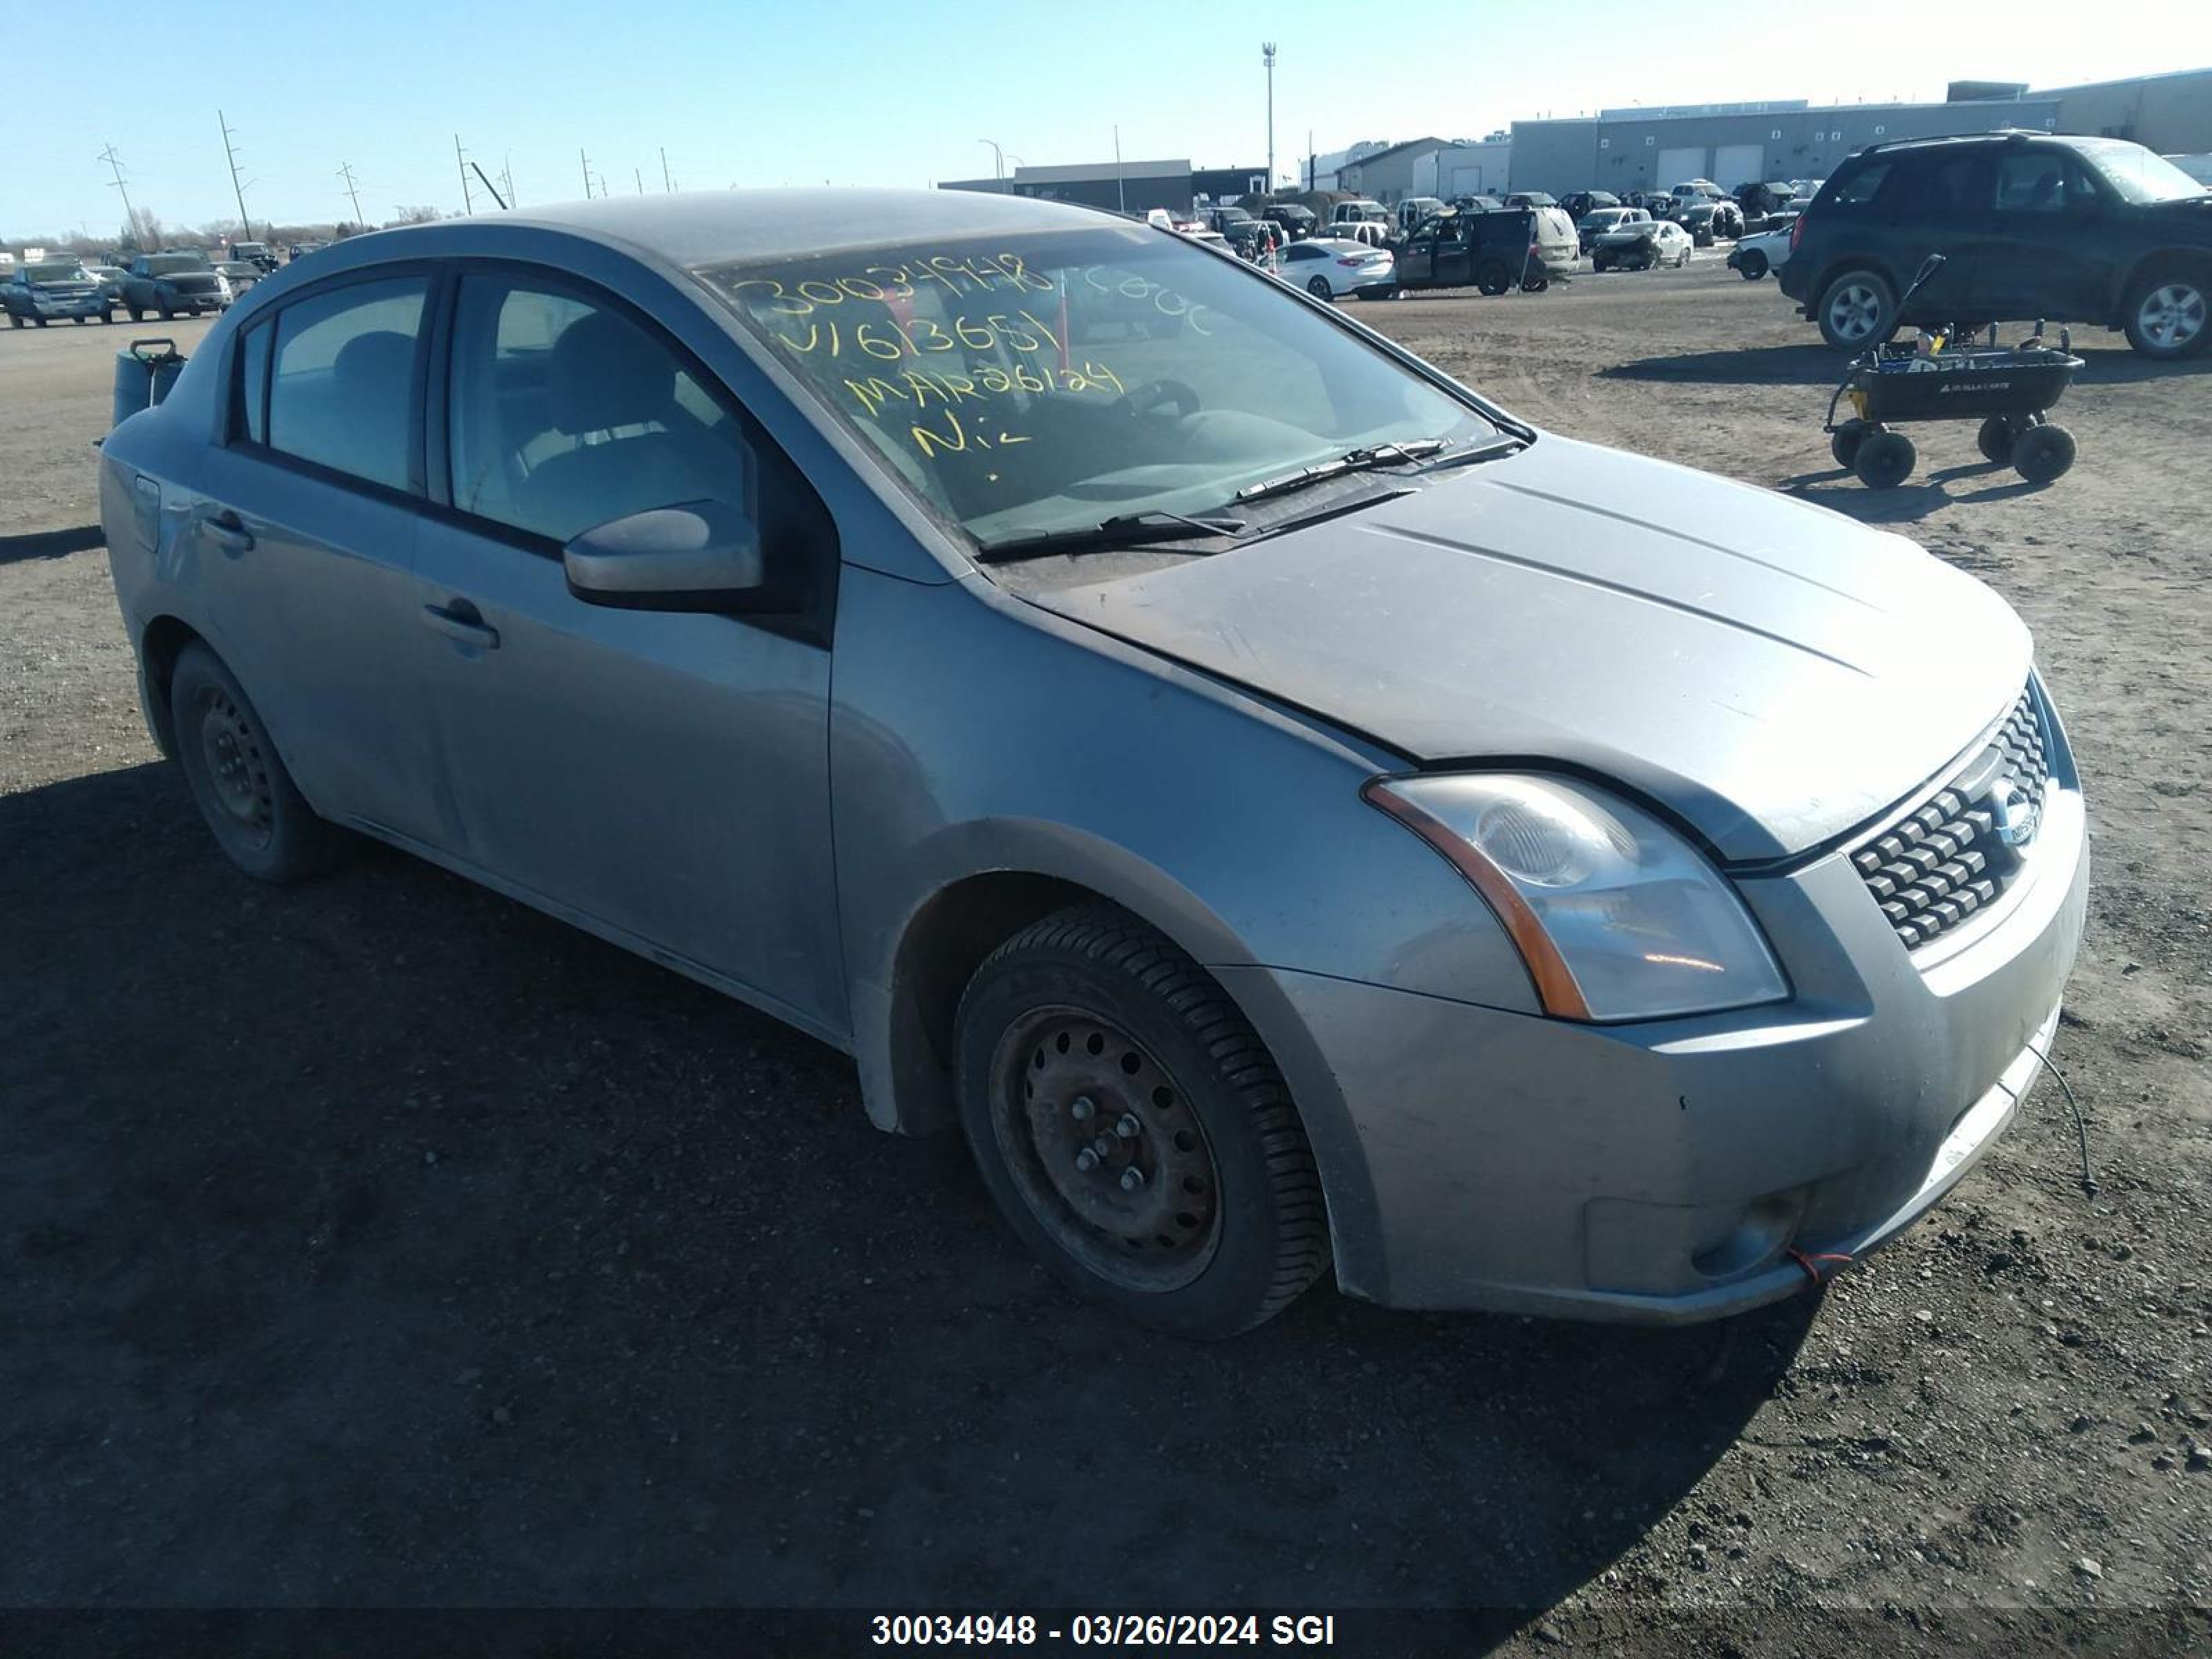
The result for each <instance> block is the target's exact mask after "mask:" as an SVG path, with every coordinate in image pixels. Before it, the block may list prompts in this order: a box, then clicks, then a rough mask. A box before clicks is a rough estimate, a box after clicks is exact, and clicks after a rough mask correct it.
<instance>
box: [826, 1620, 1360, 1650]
mask: <svg viewBox="0 0 2212 1659" xmlns="http://www.w3.org/2000/svg"><path fill="white" fill-rule="evenodd" d="M870 1626H871V1632H872V1635H873V1637H874V1639H875V1644H876V1645H877V1646H878V1647H896V1648H904V1647H915V1648H945V1647H949V1648H959V1647H1016V1648H1024V1647H1030V1646H1032V1645H1034V1644H1036V1643H1037V1642H1039V1641H1045V1642H1052V1643H1055V1644H1059V1643H1065V1644H1068V1645H1071V1646H1074V1647H1097V1648H1119V1647H1146V1648H1153V1647H1206V1648H1213V1647H1219V1648H1245V1647H1262V1646H1266V1647H1278V1648H1285V1647H1299V1648H1326V1647H1334V1645H1335V1644H1336V1616H1335V1615H1334V1613H1275V1614H1273V1615H1270V1616H1268V1617H1266V1618H1262V1617H1261V1615H1260V1614H1257V1613H1076V1614H1074V1615H1073V1616H1071V1617H1068V1618H1066V1619H1064V1620H1063V1619H1045V1620H1039V1619H1038V1618H1036V1616H1035V1615H1033V1614H1030V1613H1004V1614H991V1613H877V1614H875V1615H874V1616H873V1617H872V1619H871V1620H870Z"/></svg>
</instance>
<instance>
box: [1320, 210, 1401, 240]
mask: <svg viewBox="0 0 2212 1659" xmlns="http://www.w3.org/2000/svg"><path fill="white" fill-rule="evenodd" d="M1392 228H1393V227H1392V222H1391V218H1390V210H1389V208H1386V207H1384V206H1383V204H1382V203H1380V202H1369V201H1358V202H1339V203H1338V204H1336V205H1335V206H1334V207H1333V208H1331V209H1330V210H1329V214H1328V229H1327V230H1325V231H1322V233H1321V234H1322V235H1324V236H1341V237H1348V238H1350V239H1351V240H1353V241H1357V242H1369V243H1372V244H1373V245H1374V246H1376V247H1380V246H1382V245H1383V243H1384V242H1386V241H1388V240H1389V239H1390V233H1391V230H1392Z"/></svg>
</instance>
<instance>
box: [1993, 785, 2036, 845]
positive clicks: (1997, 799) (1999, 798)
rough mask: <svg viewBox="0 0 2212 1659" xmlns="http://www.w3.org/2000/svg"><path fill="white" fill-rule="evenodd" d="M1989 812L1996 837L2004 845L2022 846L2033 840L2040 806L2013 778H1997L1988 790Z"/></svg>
mask: <svg viewBox="0 0 2212 1659" xmlns="http://www.w3.org/2000/svg"><path fill="white" fill-rule="evenodd" d="M1990 813H1991V815H1992V816H1993V817H1996V829H1997V839H1998V840H1999V841H2001V842H2003V843H2004V844H2005V845H2006V846H2008V847H2025V846H2027V844H2028V842H2032V841H2033V840H2034V839H2035V831H2036V826H2037V823H2038V821H2039V819H2040V818H2041V817H2042V816H2043V809H2042V807H2041V806H2040V805H2038V804H2037V802H2036V799H2035V797H2034V796H2033V795H2031V794H2029V793H2027V789H2026V788H2025V787H2022V785H2021V782H2020V781H2019V780H2018V779H2016V778H1999V779H1998V780H1997V782H1996V788H1994V789H1992V790H1991V791H1990Z"/></svg>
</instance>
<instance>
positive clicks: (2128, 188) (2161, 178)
mask: <svg viewBox="0 0 2212 1659" xmlns="http://www.w3.org/2000/svg"><path fill="white" fill-rule="evenodd" d="M2074 148H2075V150H2076V151H2078V152H2079V153H2080V155H2081V158H2082V159H2083V160H2084V161H2087V162H2088V163H2089V164H2090V165H2091V166H2092V167H2095V168H2096V169H2097V171H2098V172H2100V173H2103V174H2104V175H2105V182H2106V183H2107V184H2109V185H2112V188H2113V189H2114V190H2116V191H2119V193H2120V197H2121V199H2122V200H2123V201H2128V202H2136V203H2143V202H2177V201H2179V200H2181V199H2182V198H2183V197H2189V196H2202V195H2203V194H2204V193H2205V189H2204V186H2203V185H2200V184H2198V183H2197V180H2195V179H2192V178H2191V177H2190V176H2189V175H2188V174H2187V173H2184V172H2183V171H2182V170H2181V169H2180V168H2179V167H2176V166H2174V165H2173V163H2172V162H2171V161H2167V160H2166V157H2164V156H2163V155H2154V154H2153V153H2152V152H2151V151H2149V150H2147V149H2144V148H2143V147H2142V145H2141V144H2135V143H2129V142H2128V141H2127V140H2126V139H2124V138H2085V139H2079V140H2076V141H2075V145H2074Z"/></svg>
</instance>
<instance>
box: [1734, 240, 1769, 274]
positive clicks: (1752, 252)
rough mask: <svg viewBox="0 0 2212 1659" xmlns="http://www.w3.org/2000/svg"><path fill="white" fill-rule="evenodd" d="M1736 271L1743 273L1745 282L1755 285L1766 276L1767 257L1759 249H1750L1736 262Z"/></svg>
mask: <svg viewBox="0 0 2212 1659" xmlns="http://www.w3.org/2000/svg"><path fill="white" fill-rule="evenodd" d="M1736 269H1737V270H1740V271H1741V272H1742V273H1743V280H1744V281H1745V282H1747V283H1755V282H1757V281H1758V280H1759V278H1760V277H1762V276H1765V275H1766V256H1765V254H1764V253H1761V252H1759V250H1758V249H1757V248H1751V249H1748V250H1747V251H1746V252H1745V253H1744V255H1743V257H1742V258H1740V259H1738V260H1737V261H1736Z"/></svg>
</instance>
